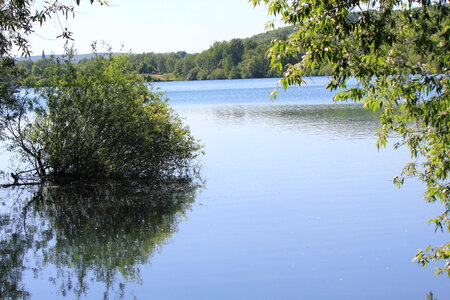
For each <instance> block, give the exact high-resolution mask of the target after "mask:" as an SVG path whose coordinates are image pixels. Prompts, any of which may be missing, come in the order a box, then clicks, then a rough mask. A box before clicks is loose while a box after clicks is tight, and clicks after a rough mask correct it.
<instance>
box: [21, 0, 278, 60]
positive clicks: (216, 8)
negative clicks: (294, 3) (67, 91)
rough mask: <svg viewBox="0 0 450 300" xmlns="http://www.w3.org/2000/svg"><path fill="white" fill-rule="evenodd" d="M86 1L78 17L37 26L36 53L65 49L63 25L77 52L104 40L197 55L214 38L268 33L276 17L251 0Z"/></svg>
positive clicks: (145, 49)
mask: <svg viewBox="0 0 450 300" xmlns="http://www.w3.org/2000/svg"><path fill="white" fill-rule="evenodd" d="M61 2H64V1H61ZM81 2H82V4H81V5H80V6H79V7H76V16H75V18H74V19H69V20H67V21H66V20H65V19H64V18H63V17H60V18H59V21H58V18H53V19H51V20H48V21H47V22H46V24H45V26H43V27H42V28H39V26H36V33H35V34H32V35H31V36H30V42H31V46H32V50H33V55H40V54H41V53H42V50H44V51H45V53H46V54H50V53H54V54H60V53H62V52H63V44H64V42H63V41H61V40H57V39H55V37H56V36H58V35H59V34H60V33H61V27H67V28H69V30H71V31H72V32H73V33H74V38H75V48H76V49H77V50H78V53H89V52H90V44H91V43H92V41H97V42H98V43H101V42H102V41H104V42H106V43H108V44H109V45H111V46H112V48H113V51H119V50H121V49H120V48H121V45H124V48H123V49H122V51H130V50H131V51H132V52H133V53H142V52H172V51H181V50H184V51H187V52H189V53H194V52H200V51H202V50H205V49H207V48H209V46H210V45H212V44H213V43H214V42H215V41H223V40H230V39H232V38H245V37H249V36H252V35H254V34H257V33H261V32H264V31H265V24H266V23H267V22H268V21H269V20H270V19H271V18H270V17H269V16H268V15H267V10H266V8H265V7H263V6H261V7H256V8H254V7H253V5H252V4H250V3H248V1H247V0H109V3H110V6H109V7H105V6H100V5H99V4H94V5H90V4H89V1H88V0H81ZM42 3H43V0H37V1H36V2H35V5H36V7H39V5H42ZM65 3H73V1H66V2H65Z"/></svg>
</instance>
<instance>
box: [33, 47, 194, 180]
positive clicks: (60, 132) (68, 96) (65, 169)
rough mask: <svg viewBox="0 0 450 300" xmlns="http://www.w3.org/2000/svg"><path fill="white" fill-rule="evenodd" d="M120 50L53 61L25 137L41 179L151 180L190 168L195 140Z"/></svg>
mask: <svg viewBox="0 0 450 300" xmlns="http://www.w3.org/2000/svg"><path fill="white" fill-rule="evenodd" d="M128 61H129V60H128V58H127V57H126V56H114V57H109V58H104V57H102V56H96V57H94V58H93V59H92V61H91V62H90V63H89V64H83V65H74V64H73V63H72V61H71V58H70V55H69V56H68V58H66V59H64V60H62V61H61V60H56V64H54V65H53V66H52V68H51V69H50V70H48V73H49V79H48V80H49V84H48V85H47V86H46V87H43V88H40V89H38V90H37V92H38V94H39V95H40V97H41V98H42V99H43V100H44V101H45V104H44V106H43V107H42V108H41V109H40V110H38V111H37V113H36V118H35V121H34V124H33V126H32V129H31V130H29V137H28V139H30V140H31V141H32V145H33V146H32V148H33V153H34V154H33V157H34V159H35V160H36V163H35V165H36V166H39V167H37V170H38V173H39V175H40V177H41V178H48V177H51V178H54V179H55V178H61V177H74V178H136V179H138V178H141V179H142V178H158V177H166V176H170V177H172V176H185V175H190V174H192V172H194V171H195V164H194V161H195V158H196V157H197V156H198V154H199V149H200V146H199V144H198V143H197V141H195V140H194V138H193V137H192V136H191V134H190V132H189V129H188V128H187V127H185V126H184V125H183V124H182V123H181V121H180V119H179V117H178V116H177V115H176V114H175V113H174V112H173V110H172V109H170V108H169V107H168V106H167V103H166V99H165V98H163V95H162V94H161V93H159V92H157V91H154V90H153V88H152V87H151V86H150V87H149V86H148V85H146V84H145V83H144V82H143V80H142V79H140V78H139V77H138V76H137V75H136V74H134V73H132V72H131V69H130V67H129V63H128Z"/></svg>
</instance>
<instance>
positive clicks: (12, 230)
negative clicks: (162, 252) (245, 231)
mask: <svg viewBox="0 0 450 300" xmlns="http://www.w3.org/2000/svg"><path fill="white" fill-rule="evenodd" d="M195 193H196V189H195V188H193V187H192V185H190V184H183V183H182V184H180V183H177V184H174V183H172V184H169V185H167V184H164V185H158V186H157V187H155V186H152V187H148V186H146V187H143V186H141V185H136V186H123V185H120V186H119V185H101V186H98V185H95V186H94V185H91V186H83V187H82V188H80V187H79V186H77V187H74V186H72V187H64V188H61V187H59V188H51V187H48V188H45V189H40V190H38V191H35V192H30V193H28V196H22V197H20V198H21V201H17V199H15V200H12V199H13V198H8V199H6V200H5V201H4V203H3V204H4V205H3V207H2V210H1V215H0V222H1V223H0V226H1V242H0V258H1V261H0V268H1V272H0V295H1V297H2V298H9V299H24V298H28V297H30V293H29V292H28V291H27V286H26V282H25V281H24V279H23V276H24V273H26V272H31V273H32V274H33V276H34V277H35V279H39V278H44V279H46V278H49V280H50V282H51V283H53V285H54V286H55V287H56V288H57V291H58V293H59V294H60V295H62V296H67V295H69V294H72V295H73V296H76V297H77V298H79V297H80V296H83V295H88V292H89V289H90V286H92V285H93V284H92V283H93V282H101V283H103V291H102V293H103V297H104V298H109V296H110V294H111V293H114V294H115V297H119V298H122V297H124V296H125V295H126V284H127V283H128V282H134V283H140V280H141V279H140V274H139V272H140V266H141V265H143V264H148V263H149V262H150V259H151V257H152V254H153V253H154V252H155V250H158V249H160V248H161V247H162V245H164V242H165V241H167V239H168V238H169V237H170V236H171V235H172V234H173V233H174V232H176V231H177V227H178V224H179V222H180V221H181V220H182V218H183V216H184V214H185V212H186V211H187V210H189V209H190V208H191V205H192V203H193V202H194V200H195ZM23 198H27V200H26V201H22V200H24V199H23ZM11 200H12V201H11ZM13 202H14V203H13ZM18 203H24V204H23V205H22V206H21V205H19V204H18ZM18 207H20V208H18ZM8 208H9V209H8ZM49 268H50V269H53V268H54V269H55V271H54V272H53V273H52V272H51V271H48V269H49ZM96 292H97V293H98V292H99V291H96ZM31 296H33V295H31Z"/></svg>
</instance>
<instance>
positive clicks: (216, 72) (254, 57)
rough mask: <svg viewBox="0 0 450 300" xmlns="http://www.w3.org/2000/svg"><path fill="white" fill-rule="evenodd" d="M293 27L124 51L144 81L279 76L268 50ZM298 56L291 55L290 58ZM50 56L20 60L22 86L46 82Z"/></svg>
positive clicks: (325, 71)
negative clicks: (183, 46) (194, 49)
mask: <svg viewBox="0 0 450 300" xmlns="http://www.w3.org/2000/svg"><path fill="white" fill-rule="evenodd" d="M294 30H295V28H294V26H289V27H283V28H279V29H276V30H272V31H268V32H265V33H261V34H258V35H255V36H253V37H250V38H246V39H232V40H231V41H222V42H215V43H214V44H213V45H212V46H211V47H210V48H209V49H207V50H205V51H203V52H201V53H195V54H189V53H186V52H185V51H178V52H172V53H153V52H149V53H142V54H136V55H127V57H128V59H129V62H130V63H131V66H132V68H133V70H134V71H135V72H137V73H138V74H140V75H141V76H142V77H143V79H145V80H146V81H161V80H162V81H166V80H214V79H240V78H267V77H281V76H282V73H281V72H280V71H278V70H275V69H272V68H271V67H270V61H269V59H268V58H267V55H266V53H267V50H268V49H269V48H270V47H271V45H272V41H273V40H275V39H278V40H279V39H281V40H283V39H286V38H287V36H288V35H289V34H290V33H292V32H293V31H294ZM296 59H298V58H297V57H292V62H295V60H296ZM52 62H53V60H52V59H51V58H50V57H44V58H42V59H39V60H35V61H32V60H23V61H20V62H19V65H20V66H21V70H22V76H23V81H22V84H23V86H25V87H34V86H36V85H38V86H45V85H46V84H48V76H47V75H46V70H47V69H48V68H49V65H50V64H52ZM90 62H91V58H83V59H81V60H79V61H78V64H89V63H90ZM330 74H331V73H330V68H329V66H328V65H323V66H319V67H317V68H316V69H315V70H312V71H311V72H310V74H309V75H311V76H313V75H318V76H323V75H330Z"/></svg>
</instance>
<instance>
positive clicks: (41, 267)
mask: <svg viewBox="0 0 450 300" xmlns="http://www.w3.org/2000/svg"><path fill="white" fill-rule="evenodd" d="M325 82H326V78H314V79H312V80H310V81H309V82H308V85H307V86H305V87H302V88H300V89H298V88H290V89H288V91H287V93H280V96H279V97H278V99H277V101H276V102H270V100H269V99H268V94H269V93H270V92H271V91H272V89H273V87H274V86H276V80H274V79H258V80H230V81H204V82H168V83H160V84H158V86H160V87H161V89H163V90H166V91H167V93H166V95H167V96H168V97H169V98H170V101H169V103H170V105H171V106H172V107H173V108H174V109H175V110H176V111H177V112H178V113H179V114H180V115H181V116H182V117H183V118H184V119H185V122H186V123H187V124H189V126H190V128H191V130H192V132H193V134H194V136H196V137H197V138H198V139H200V140H201V142H202V143H203V144H204V145H205V153H206V154H205V156H204V157H203V158H202V164H203V169H202V176H203V178H204V179H205V180H206V182H205V184H204V187H202V188H199V189H191V190H187V191H186V190H184V189H181V188H179V187H177V186H175V187H173V186H172V187H161V188H159V189H152V190H145V189H144V190H142V189H139V188H135V189H133V188H130V189H125V190H124V189H120V188H108V187H102V188H99V187H92V188H87V189H86V190H84V191H78V190H77V191H72V190H70V189H66V190H63V191H61V190H48V191H45V192H41V193H40V192H33V193H31V196H30V194H29V193H27V192H26V191H7V192H4V193H5V195H4V196H3V199H4V200H3V205H0V213H1V217H0V225H1V226H2V232H1V238H2V239H1V245H0V247H1V248H0V251H1V252H2V254H1V259H2V261H1V265H2V270H1V271H2V272H1V275H0V279H1V282H2V283H1V284H0V287H2V289H3V293H4V294H6V295H10V296H11V297H14V295H15V296H16V298H19V299H20V298H25V297H26V296H29V297H30V298H31V299H56V298H64V299H77V298H82V299H100V298H103V297H104V298H111V299H116V298H124V299H134V298H136V299H395V300H398V299H426V294H427V293H428V292H429V291H430V290H431V291H433V292H434V294H435V295H436V296H437V299H439V300H441V299H449V298H448V297H449V295H450V285H449V280H448V279H447V278H446V277H443V276H442V277H437V276H435V275H434V274H433V270H432V269H423V268H421V267H419V266H417V264H416V263H412V262H411V259H412V258H413V256H414V254H415V252H416V250H417V249H418V248H421V247H425V246H426V245H428V244H439V243H443V242H444V241H445V240H446V239H447V238H448V236H446V235H443V234H435V233H434V228H433V226H432V225H428V224H427V222H426V221H427V220H428V219H429V218H431V217H432V216H434V215H436V214H438V213H439V210H440V207H439V206H433V205H430V204H427V203H425V202H424V201H423V200H421V193H422V191H423V187H422V186H421V185H420V183H418V182H417V181H414V180H410V181H408V182H407V183H406V185H405V186H404V187H403V188H402V189H400V190H399V189H397V188H396V187H395V186H394V185H393V184H392V177H393V176H394V175H397V174H398V173H399V172H400V170H401V167H402V166H403V164H404V163H405V162H407V160H408V153H407V151H406V149H400V150H395V151H394V150H392V149H390V148H389V147H388V148H387V149H382V150H380V151H377V150H376V147H375V141H376V138H375V137H374V136H373V134H374V132H375V128H376V127H377V122H376V116H374V115H372V114H371V113H370V112H367V111H364V110H362V109H361V108H360V106H358V105H353V104H331V103H332V101H331V98H332V93H330V92H328V91H326V90H325V89H324V83H325ZM30 197H32V198H30ZM21 199H22V200H21ZM23 199H25V200H23ZM30 200H31V201H30ZM28 201H30V202H29V203H28V204H27V205H25V204H24V203H27V202H28ZM0 298H1V295H0Z"/></svg>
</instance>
